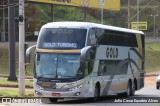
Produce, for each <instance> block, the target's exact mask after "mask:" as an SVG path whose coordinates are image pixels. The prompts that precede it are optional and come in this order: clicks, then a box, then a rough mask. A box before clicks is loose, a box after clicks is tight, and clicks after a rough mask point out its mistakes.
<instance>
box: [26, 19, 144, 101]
mask: <svg viewBox="0 0 160 106" xmlns="http://www.w3.org/2000/svg"><path fill="white" fill-rule="evenodd" d="M144 43H145V42H144V33H143V32H142V31H136V30H131V29H126V28H120V27H115V26H108V25H101V24H96V23H90V22H51V23H47V24H45V25H43V26H42V27H41V29H40V33H39V35H38V40H37V44H36V45H35V46H32V47H29V48H28V49H27V51H26V62H27V63H29V62H30V55H31V51H33V50H34V51H35V55H34V95H35V96H36V97H42V98H43V97H47V98H48V99H49V100H50V101H51V102H56V101H57V100H58V99H64V98H90V99H92V100H93V101H96V100H97V99H98V98H99V97H101V96H107V95H123V96H126V97H127V96H133V95H134V93H135V91H137V90H139V89H141V88H143V87H144V73H145V46H144Z"/></svg>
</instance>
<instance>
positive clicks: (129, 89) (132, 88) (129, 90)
mask: <svg viewBox="0 0 160 106" xmlns="http://www.w3.org/2000/svg"><path fill="white" fill-rule="evenodd" d="M134 93H135V86H134V84H132V82H131V81H130V80H129V81H128V86H127V92H126V93H125V96H127V97H128V96H133V95H134Z"/></svg>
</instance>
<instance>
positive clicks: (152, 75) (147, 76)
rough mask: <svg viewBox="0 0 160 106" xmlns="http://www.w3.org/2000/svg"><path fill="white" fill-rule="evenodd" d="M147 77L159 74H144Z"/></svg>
mask: <svg viewBox="0 0 160 106" xmlns="http://www.w3.org/2000/svg"><path fill="white" fill-rule="evenodd" d="M144 76H145V77H152V76H157V74H148V75H144Z"/></svg>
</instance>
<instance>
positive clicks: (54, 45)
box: [43, 43, 77, 48]
mask: <svg viewBox="0 0 160 106" xmlns="http://www.w3.org/2000/svg"><path fill="white" fill-rule="evenodd" d="M43 47H44V48H77V44H76V43H43Z"/></svg>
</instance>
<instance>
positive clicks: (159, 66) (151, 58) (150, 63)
mask: <svg viewBox="0 0 160 106" xmlns="http://www.w3.org/2000/svg"><path fill="white" fill-rule="evenodd" d="M145 59H146V62H145V67H146V72H147V73H148V72H154V71H159V70H160V43H148V44H146V53H145Z"/></svg>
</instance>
